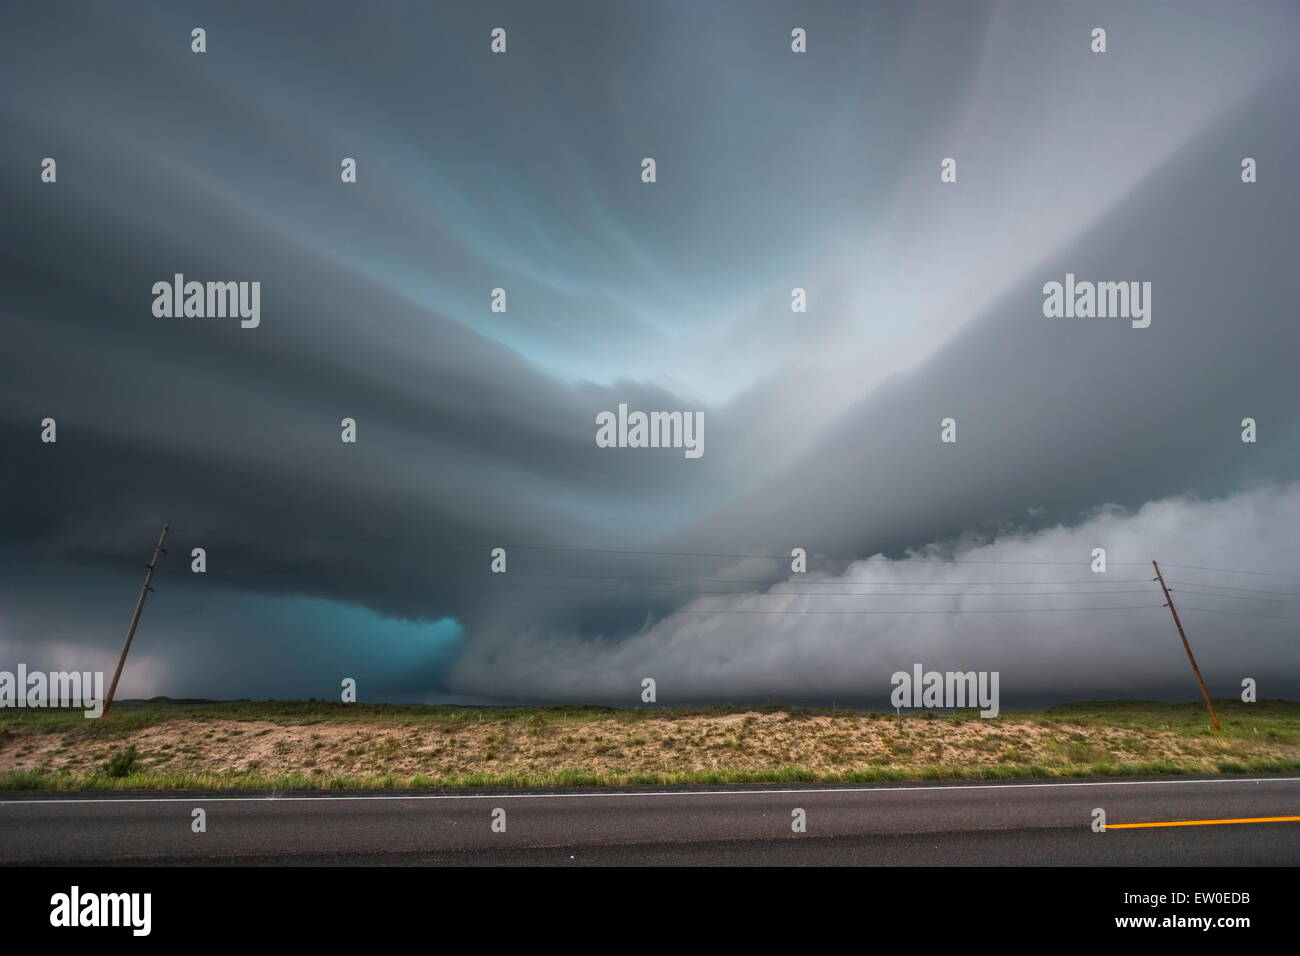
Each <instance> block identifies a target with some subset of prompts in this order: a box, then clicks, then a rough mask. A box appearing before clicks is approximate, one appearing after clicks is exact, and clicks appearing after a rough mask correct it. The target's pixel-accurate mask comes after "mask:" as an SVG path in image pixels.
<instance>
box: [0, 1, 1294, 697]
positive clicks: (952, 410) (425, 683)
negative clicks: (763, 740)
mask: <svg viewBox="0 0 1300 956" xmlns="http://www.w3.org/2000/svg"><path fill="white" fill-rule="evenodd" d="M195 27H202V28H203V29H204V30H205V31H206V41H207V50H206V52H203V53H195V52H192V50H191V30H193V29H194V28H195ZM496 27H500V28H503V29H505V30H506V35H507V48H506V52H504V53H493V52H492V50H491V49H490V42H491V37H490V33H491V31H492V30H493V29H494V28H496ZM1097 27H1101V28H1104V29H1105V30H1106V37H1107V49H1106V51H1105V52H1104V53H1096V52H1093V51H1092V49H1091V44H1092V31H1093V29H1094V28H1097ZM795 28H802V29H804V30H806V34H807V51H806V52H803V53H794V52H792V50H791V31H792V30H793V29H795ZM1298 40H1300V4H1297V3H1295V2H1293V0H1289V2H1252V3H1251V4H1249V5H1246V6H1229V5H1226V4H1221V3H1200V2H1187V3H1176V4H1175V3H1155V2H1142V3H1131V2H1124V3H1089V4H1081V3H1075V4H1067V3H1061V4H1044V3H1034V2H989V0H976V2H969V3H961V4H953V3H923V2H922V3H912V2H907V3H904V2H889V3H860V2H853V3H849V2H844V3H839V2H810V3H799V4H796V3H789V2H744V3H741V2H689V3H688V2H680V3H678V2H657V3H652V4H636V3H630V2H591V3H583V2H571V0H557V2H548V3H545V4H540V3H536V2H529V3H469V2H465V3H444V4H424V3H419V4H416V3H397V2H394V3H384V4H343V3H335V2H318V3H301V2H287V3H277V4H264V3H251V2H222V3H190V4H170V3H132V4H130V5H129V6H126V7H118V6H116V5H106V4H98V3H70V2H60V3H52V4H42V5H23V6H21V7H19V8H17V9H15V10H12V11H9V12H8V14H7V15H6V29H5V30H4V32H3V34H0V80H3V84H4V89H5V90H6V91H7V92H6V95H5V96H4V97H3V99H0V120H2V121H3V125H4V129H5V130H6V133H5V135H4V136H3V137H0V181H2V182H3V184H4V186H3V189H0V223H3V225H2V226H0V236H2V237H3V238H2V239H0V280H2V281H3V288H4V295H3V297H0V342H3V349H2V350H0V442H2V443H3V444H2V445H0V448H3V450H4V454H3V455H0V489H2V490H3V492H4V498H5V501H6V507H5V508H4V511H3V516H2V517H0V669H12V668H13V666H15V665H16V664H17V663H18V662H20V661H21V662H24V663H26V664H27V666H28V667H29V668H32V669H48V670H55V669H64V668H71V667H77V668H81V669H103V670H110V671H111V669H112V666H113V663H114V661H115V658H116V654H117V652H118V650H119V648H120V646H121V641H122V638H123V635H124V633H125V630H126V626H127V623H128V621H129V619H130V615H131V611H132V608H133V607H134V603H135V600H136V596H137V594H138V590H139V586H140V581H141V578H142V576H143V570H144V568H143V566H144V565H145V563H147V561H148V558H149V555H150V553H151V548H152V547H153V544H154V542H155V541H156V539H157V535H158V532H159V529H160V527H161V525H162V524H163V523H164V522H169V523H170V526H171V532H170V535H169V539H168V554H167V555H166V556H165V557H164V558H163V559H162V561H161V563H160V565H159V568H158V573H157V576H156V579H155V581H154V585H155V587H156V591H155V592H153V593H152V594H151V595H150V598H149V603H148V606H147V608H146V611H145V616H144V620H143V623H142V625H141V628H140V631H139V633H138V635H137V638H136V641H135V643H134V645H133V648H132V652H131V658H130V661H129V663H128V665H127V668H126V671H125V674H124V677H123V684H122V690H121V693H122V694H123V695H125V696H136V697H148V696H155V695H165V696H170V697H209V698H239V697H250V698H265V697H277V698H306V697H315V698H318V699H336V698H337V696H338V694H339V687H340V682H341V680H342V679H343V678H345V677H351V678H353V679H354V680H356V682H357V687H358V696H359V698H360V699H362V700H393V701H430V702H443V701H463V702H471V703H486V702H549V703H583V702H600V703H612V704H624V705H628V706H634V705H637V704H639V703H640V702H641V700H640V694H641V689H642V681H643V679H644V678H646V677H651V678H654V679H655V681H656V684H657V694H658V702H659V703H697V702H727V701H750V700H755V701H762V700H781V701H793V700H799V701H809V702H824V701H837V702H844V703H850V704H860V705H863V706H887V700H888V695H889V691H890V690H891V685H890V682H889V675H890V674H891V673H892V672H893V671H894V670H897V669H910V668H911V666H912V665H913V663H918V662H919V663H921V664H923V665H924V666H925V667H927V668H930V667H934V668H938V669H941V670H942V669H960V670H969V669H976V670H998V671H1000V673H1001V675H1002V677H1001V690H1002V696H1003V701H1004V707H1007V706H1015V705H1016V704H1017V703H1021V704H1024V705H1025V706H1040V705H1045V704H1050V703H1056V702H1062V701H1067V700H1079V699H1086V698H1096V697H1108V698H1112V697H1156V698H1161V699H1175V700H1177V699H1193V698H1195V696H1196V688H1195V684H1194V682H1193V680H1192V677H1191V675H1190V673H1189V669H1188V667H1187V663H1186V659H1185V657H1184V656H1183V653H1182V649H1181V645H1180V643H1179V642H1178V638H1177V634H1176V632H1175V631H1174V629H1173V625H1172V621H1171V619H1170V616H1169V612H1168V611H1167V610H1165V609H1164V608H1163V606H1162V605H1163V597H1162V596H1161V595H1160V593H1159V589H1158V586H1157V585H1156V584H1155V583H1154V582H1153V581H1152V577H1153V573H1152V569H1151V565H1150V562H1151V560H1152V559H1159V560H1160V561H1161V562H1162V564H1165V563H1167V564H1168V565H1169V566H1170V570H1169V572H1168V576H1169V577H1170V578H1171V579H1173V580H1174V581H1176V582H1178V583H1177V584H1175V585H1174V587H1175V600H1176V602H1177V603H1178V604H1179V606H1180V607H1183V606H1186V608H1187V610H1186V611H1185V612H1184V614H1183V617H1184V623H1185V625H1186V626H1187V629H1188V634H1189V638H1190V639H1191V641H1192V643H1193V646H1194V647H1195V649H1196V651H1197V654H1198V658H1199V660H1200V663H1201V668H1202V670H1203V671H1204V672H1205V674H1206V678H1207V681H1208V683H1209V684H1210V686H1211V690H1212V692H1214V693H1215V694H1216V695H1219V696H1228V695H1234V696H1235V695H1236V694H1237V693H1238V692H1239V688H1240V684H1241V680H1242V679H1243V678H1245V677H1251V678H1253V679H1255V680H1256V681H1258V684H1259V693H1260V695H1261V696H1263V697H1292V698H1294V697H1296V696H1297V695H1300V653H1297V651H1296V646H1295V641H1296V636H1295V635H1296V632H1297V627H1296V622H1297V621H1300V609H1298V608H1297V604H1296V602H1300V535H1297V534H1296V533H1295V528H1296V525H1297V519H1298V518H1300V385H1298V384H1297V382H1296V376H1295V370H1294V368H1295V356H1296V355H1297V354H1298V352H1300V328H1298V325H1297V321H1296V320H1297V318H1298V317H1300V311H1298V309H1297V305H1296V296H1295V291H1294V290H1295V281H1294V272H1295V264H1296V263H1297V262H1298V261H1300V234H1298V232H1297V228H1296V223H1297V221H1300V215H1298V214H1300V190H1297V188H1296V183H1295V176H1294V170H1293V165H1292V164H1293V163H1294V157H1296V156H1297V155H1300V127H1298V126H1297V123H1296V122H1295V104H1296V102H1297V101H1298V100H1300V60H1298V59H1297V58H1296V56H1295V49H1296V46H1297V41H1298ZM46 157H51V158H54V159H56V161H57V179H56V181H55V182H53V183H50V182H43V181H42V177H41V163H42V160H43V159H44V158H46ZM344 157H351V158H354V159H355V160H356V163H357V181H356V182H355V183H344V182H342V180H341V176H340V163H341V160H342V159H343V158H344ZM645 157H652V158H654V159H655V162H656V180H655V182H653V183H646V182H643V180H642V160H643V159H644V158H645ZM946 157H952V158H955V160H956V164H957V166H956V168H957V179H956V181H955V182H942V181H941V178H940V163H941V161H942V160H943V159H944V158H946ZM1244 157H1251V158H1254V159H1255V160H1256V163H1257V170H1258V180H1257V181H1256V182H1253V183H1243V182H1242V177H1241V162H1242V159H1243V158H1244ZM177 273H181V274H183V275H185V276H186V277H187V278H188V279H197V280H200V281H208V280H211V281H254V280H255V281H258V282H260V283H261V322H260V325H258V327H257V328H241V327H240V323H239V322H238V320H236V319H229V318H202V319H200V318H170V317H158V316H155V314H154V312H153V308H152V305H153V298H154V297H153V293H152V291H151V290H152V287H153V285H154V283H156V282H158V281H170V280H171V278H172V276H173V275H175V274H177ZM1067 273H1069V274H1073V275H1076V276H1077V277H1079V279H1081V280H1085V279H1086V280H1093V281H1139V282H1150V283H1151V290H1152V292H1151V300H1150V301H1151V324H1150V326H1149V327H1148V328H1134V327H1132V325H1131V324H1130V322H1129V321H1127V320H1126V319H1116V318H1106V319H1059V318H1048V317H1046V316H1045V315H1044V312H1043V299H1044V294H1043V286H1044V283H1047V282H1050V281H1064V279H1065V276H1066V274H1067ZM496 288H502V289H505V290H506V292H507V296H508V300H507V301H508V307H507V309H506V311H505V312H494V311H492V308H491V302H492V290H493V289H496ZM795 288H800V289H804V290H805V291H806V296H807V311H806V312H801V313H799V312H793V311H792V309H791V290H792V289H795ZM620 403H625V404H627V405H628V406H629V407H630V408H632V409H642V410H646V411H650V410H682V411H691V412H699V413H702V415H703V419H704V423H705V427H704V439H705V443H704V448H705V451H704V454H703V455H702V456H701V457H699V458H687V457H686V456H685V455H683V454H682V451H681V450H680V449H670V448H660V449H638V448H603V447H600V446H599V445H598V444H597V442H596V440H595V438H596V416H597V414H598V413H600V412H602V411H605V410H614V409H616V408H617V407H618V405H619V404H620ZM1247 417H1250V418H1253V419H1255V420H1256V422H1257V430H1258V431H1257V440H1256V441H1255V442H1251V443H1247V442H1243V441H1242V440H1241V433H1242V420H1243V419H1244V418H1247ZM45 418H53V419H54V420H55V421H56V422H57V441H56V442H53V443H49V442H43V441H42V440H41V433H42V426H41V422H42V420H43V419H45ZM344 418H352V419H354V420H355V421H356V423H357V435H358V438H357V441H356V442H355V443H344V442H342V441H341V440H340V422H341V421H342V419H344ZM946 418H952V419H954V420H955V421H956V423H957V425H956V429H957V431H956V434H957V440H956V442H952V443H948V442H942V441H941V440H940V422H941V421H942V420H944V419H946ZM199 547H201V548H204V549H205V551H206V553H207V570H206V572H205V573H202V574H196V573H193V572H192V571H191V569H190V554H191V552H192V549H193V548H199ZM497 547H502V548H505V549H506V553H507V562H508V564H507V567H508V570H507V571H506V573H504V574H495V573H492V571H491V570H490V552H491V549H493V548H497ZM796 547H798V548H804V549H806V552H807V554H808V555H809V559H808V572H807V573H804V574H797V573H793V572H792V571H791V565H790V561H791V559H790V554H791V550H792V549H793V548H796ZM1098 547H1101V548H1105V549H1106V553H1107V558H1108V568H1107V570H1106V572H1105V573H1104V574H1098V573H1095V572H1094V571H1093V570H1092V569H1091V564H1090V562H1091V560H1092V557H1091V555H1092V551H1093V549H1094V548H1098ZM1205 569H1213V570H1205ZM1243 572H1254V573H1243ZM1180 588H1186V589H1187V590H1186V593H1185V594H1178V593H1177V592H1178V591H1179V590H1180ZM868 612H869V613H868ZM900 612H905V613H900ZM940 612H942V613H940Z"/></svg>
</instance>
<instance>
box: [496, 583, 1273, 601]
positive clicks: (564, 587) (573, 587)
mask: <svg viewBox="0 0 1300 956" xmlns="http://www.w3.org/2000/svg"><path fill="white" fill-rule="evenodd" d="M509 586H510V587H518V588H528V589H530V590H534V591H590V592H593V593H606V594H626V593H627V592H626V591H619V590H617V589H615V588H609V587H602V586H596V587H589V586H586V585H580V584H560V585H545V584H518V585H513V584H512V585H509ZM638 593H644V594H737V595H741V596H748V597H805V596H810V595H824V596H835V597H856V598H890V597H895V598H918V597H1058V596H1063V595H1069V596H1070V597H1084V596H1090V595H1092V594H1150V593H1151V589H1150V588H1113V589H1108V590H1104V591H1091V592H1087V591H926V592H921V593H916V592H913V593H897V594H888V593H885V594H881V593H875V594H864V593H860V592H857V591H766V592H757V591H744V590H734V589H733V590H717V589H713V588H692V589H686V590H683V589H680V588H642V589H640V590H639V592H638ZM1243 600H1255V599H1254V598H1245V599H1243Z"/></svg>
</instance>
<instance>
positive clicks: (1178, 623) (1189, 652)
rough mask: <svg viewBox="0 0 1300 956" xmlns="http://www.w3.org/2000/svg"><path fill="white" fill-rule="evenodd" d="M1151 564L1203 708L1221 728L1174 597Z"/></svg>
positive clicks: (1156, 565) (1215, 725) (1158, 571)
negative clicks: (1199, 690)
mask: <svg viewBox="0 0 1300 956" xmlns="http://www.w3.org/2000/svg"><path fill="white" fill-rule="evenodd" d="M1151 566H1152V567H1153V568H1155V569H1156V580H1157V581H1159V582H1160V590H1162V591H1164V592H1165V602H1166V603H1165V606H1166V607H1168V608H1169V613H1170V614H1172V615H1173V616H1174V626H1175V627H1176V628H1178V636H1179V637H1181V638H1182V639H1183V650H1185V651H1186V652H1187V659H1188V660H1189V661H1191V662H1192V673H1193V674H1195V675H1196V683H1198V684H1200V685H1201V696H1202V697H1204V698H1205V709H1206V710H1208V711H1209V712H1210V720H1211V721H1213V723H1214V729H1215V730H1222V729H1223V728H1222V727H1220V726H1219V717H1218V715H1217V714H1216V713H1215V712H1214V704H1213V702H1212V701H1211V700H1210V692H1209V691H1208V690H1206V688H1205V678H1203V677H1202V676H1201V669H1200V668H1199V667H1197V666H1196V656H1195V655H1194V654H1193V653H1192V645H1191V644H1188V643H1187V635H1186V634H1185V633H1184V632H1183V622H1182V621H1180V620H1178V609H1177V608H1176V607H1174V599H1173V598H1172V597H1170V596H1169V588H1167V587H1165V576H1164V575H1163V574H1161V573H1160V565H1158V564H1156V563H1155V562H1154V561H1152V562H1151Z"/></svg>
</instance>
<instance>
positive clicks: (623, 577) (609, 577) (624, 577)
mask: <svg viewBox="0 0 1300 956" xmlns="http://www.w3.org/2000/svg"><path fill="white" fill-rule="evenodd" d="M510 576H511V577H522V578H573V579H579V578H580V579H593V580H601V581H702V582H705V583H709V584H756V585H770V584H801V585H802V584H845V585H853V586H858V585H861V586H862V587H885V586H898V587H918V588H920V587H926V588H929V587H962V586H966V585H969V586H971V587H1003V586H1013V585H1017V586H1018V585H1026V584H1041V585H1055V584H1079V585H1098V584H1147V583H1150V581H1151V580H1152V579H1151V578H1110V579H1109V580H1106V579H1104V578H1103V579H1101V580H1092V581H844V580H826V579H814V580H809V579H803V578H802V576H800V577H796V578H793V579H792V578H697V577H689V576H685V575H642V574H557V573H554V572H550V573H544V572H540V571H538V572H522V573H521V572H511V573H510ZM1099 577H1101V576H1099ZM1297 596H1300V595H1297Z"/></svg>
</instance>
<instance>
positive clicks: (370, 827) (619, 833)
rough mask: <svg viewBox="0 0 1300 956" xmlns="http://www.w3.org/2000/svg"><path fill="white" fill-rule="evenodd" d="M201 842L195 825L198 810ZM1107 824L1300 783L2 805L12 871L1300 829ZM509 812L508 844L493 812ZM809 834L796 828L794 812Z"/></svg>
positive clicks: (1148, 854)
mask: <svg viewBox="0 0 1300 956" xmlns="http://www.w3.org/2000/svg"><path fill="white" fill-rule="evenodd" d="M196 807H201V808H203V810H204V811H205V812H206V815H207V832H205V833H194V832H193V831H192V829H191V821H192V819H193V818H192V811H193V810H194V808H196ZM1094 807H1101V808H1103V809H1105V811H1106V817H1107V822H1109V823H1112V824H1114V823H1135V822H1150V821H1171V820H1204V819H1221V818H1243V817H1276V816H1300V778H1296V777H1251V778H1244V777H1232V778H1224V777H1219V778H1213V779H1206V780H1197V779H1172V780H1171V779H1164V780H1119V781H1089V782H1073V783H1037V784H1034V783H990V784H955V785H944V786H938V785H935V786H930V785H906V786H898V785H879V786H870V785H867V786H852V787H846V786H825V787H806V788H769V789H763V788H730V789H728V788H716V789H709V790H699V789H692V790H686V789H675V790H674V789H664V790H649V789H643V790H625V791H610V790H603V791H599V792H567V793H537V792H511V793H487V794H485V793H482V792H473V793H464V794H438V795H433V794H429V793H427V792H418V793H417V792H409V793H408V792H398V793H394V792H391V791H389V792H382V793H349V794H323V795H322V794H302V795H287V796H286V795H279V796H268V795H265V794H263V795H243V796H232V795H229V794H225V795H223V794H180V795H173V794H166V795H157V794H153V795H145V794H139V795H119V794H110V795H93V794H45V795H32V797H31V798H27V797H24V796H16V797H12V798H6V799H0V863H4V864H73V865H79V864H121V863H125V864H185V865H192V864H196V863H207V864H268V865H283V864H300V865H311V864H325V865H337V864H405V865H428V864H454V865H509V864H515V865H570V866H572V865H584V864H585V865H602V864H604V865H609V864H623V865H637V864H640V865H710V864H792V865H837V864H839V865H924V866H972V865H997V864H1034V865H1053V864H1060V865H1121V866H1123V865H1142V866H1152V865H1178V866H1196V865H1215V866H1223V865H1272V866H1282V865H1287V866H1295V865H1297V864H1300V822H1289V823H1288V822H1283V823H1255V824H1237V825H1228V826H1195V827H1191V826H1187V827H1168V828H1153V829H1134V830H1122V829H1121V830H1110V831H1108V832H1106V833H1094V832H1092V829H1091V822H1092V811H1093V808H1094ZM497 808H500V809H503V810H504V811H505V823H506V829H505V832H504V833H499V832H493V829H492V820H493V811H494V810H496V809H497ZM795 808H801V809H803V810H804V811H805V813H806V818H807V832H806V833H801V834H796V833H794V832H792V831H791V820H792V815H791V813H792V811H793V810H794V809H795Z"/></svg>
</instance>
